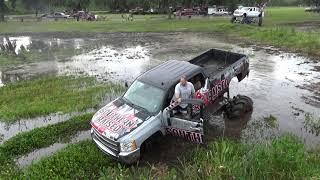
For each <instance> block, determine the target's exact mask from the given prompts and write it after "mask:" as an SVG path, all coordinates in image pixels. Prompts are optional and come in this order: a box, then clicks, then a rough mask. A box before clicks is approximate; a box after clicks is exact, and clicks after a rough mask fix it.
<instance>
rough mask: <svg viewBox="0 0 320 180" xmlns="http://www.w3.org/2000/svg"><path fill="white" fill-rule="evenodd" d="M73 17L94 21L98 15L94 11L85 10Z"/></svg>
mask: <svg viewBox="0 0 320 180" xmlns="http://www.w3.org/2000/svg"><path fill="white" fill-rule="evenodd" d="M72 17H73V18H76V19H78V20H79V19H84V20H88V21H94V20H97V18H98V16H97V15H94V14H92V13H89V12H85V11H78V12H77V13H75V14H73V15H72Z"/></svg>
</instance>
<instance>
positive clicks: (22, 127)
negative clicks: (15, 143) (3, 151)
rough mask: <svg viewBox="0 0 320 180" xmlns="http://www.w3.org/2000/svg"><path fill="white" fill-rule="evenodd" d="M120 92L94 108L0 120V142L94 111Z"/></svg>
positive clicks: (108, 96) (111, 94) (105, 98)
mask: <svg viewBox="0 0 320 180" xmlns="http://www.w3.org/2000/svg"><path fill="white" fill-rule="evenodd" d="M121 94H122V93H110V94H108V95H106V96H105V97H104V98H102V99H101V102H100V104H99V105H98V107H97V108H96V109H94V108H89V109H87V110H86V111H85V112H72V113H66V114H64V113H53V114H50V115H48V116H40V117H36V118H29V119H20V120H18V121H16V122H14V123H5V122H1V121H0V144H2V143H3V142H5V141H6V140H8V139H10V138H11V137H13V136H15V135H17V134H18V133H21V132H26V131H30V130H32V129H34V128H39V127H44V126H48V125H51V124H56V123H59V122H64V121H67V120H69V119H70V118H72V117H74V116H78V115H81V114H84V113H95V112H96V111H97V110H99V109H100V108H101V107H103V106H105V105H106V104H108V103H109V102H111V101H112V100H114V99H115V98H116V97H119V96H120V95H121Z"/></svg>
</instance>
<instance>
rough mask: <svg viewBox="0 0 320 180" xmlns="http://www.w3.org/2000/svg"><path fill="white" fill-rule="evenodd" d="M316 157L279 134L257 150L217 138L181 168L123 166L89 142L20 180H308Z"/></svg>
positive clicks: (314, 173) (315, 172) (315, 173)
mask: <svg viewBox="0 0 320 180" xmlns="http://www.w3.org/2000/svg"><path fill="white" fill-rule="evenodd" d="M319 167H320V154H319V153H318V152H307V150H306V149H305V147H304V145H303V144H302V143H301V142H300V141H298V140H297V138H295V137H293V136H290V135H284V136H281V137H279V138H275V139H273V140H272V141H271V142H270V143H261V144H256V145H246V144H241V143H239V142H236V141H231V140H227V139H219V140H217V141H215V142H210V143H209V144H208V146H206V147H200V146H199V147H198V148H197V149H195V150H192V151H191V152H189V154H188V155H187V156H185V159H183V160H181V164H180V165H177V166H168V165H166V164H151V165H132V166H126V165H121V164H119V163H117V162H116V161H114V160H111V159H109V158H108V157H107V156H106V155H104V154H103V153H102V152H101V151H100V150H99V149H98V148H97V147H96V145H95V144H94V143H93V142H91V141H82V142H79V143H77V144H72V145H69V146H67V148H65V149H63V150H61V151H58V152H57V153H55V154H54V155H52V156H50V157H46V158H43V159H41V160H40V161H38V162H36V163H34V164H32V165H31V166H29V167H27V168H26V169H23V170H22V171H21V172H20V173H19V174H16V175H15V176H14V177H18V176H19V179H21V178H23V179H52V178H58V179H69V178H72V179H77V178H80V179H95V178H100V179H179V178H181V179H190V180H191V179H309V178H314V179H317V178H320V174H319Z"/></svg>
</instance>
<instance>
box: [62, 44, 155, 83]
mask: <svg viewBox="0 0 320 180" xmlns="http://www.w3.org/2000/svg"><path fill="white" fill-rule="evenodd" d="M149 56H150V55H149V51H148V50H147V49H146V48H144V47H141V46H136V47H133V48H126V49H120V50H118V49H115V48H112V47H105V46H103V47H101V48H99V49H96V50H93V51H91V52H89V53H86V54H82V55H78V56H75V57H73V58H72V60H71V61H67V62H61V63H58V69H59V74H62V75H64V74H67V75H89V76H94V77H96V78H97V79H99V80H103V81H107V80H109V79H112V80H117V81H119V80H120V81H121V80H124V81H125V80H134V79H135V78H136V77H137V76H138V75H139V74H141V73H142V72H144V71H145V69H146V66H147V65H148V64H149V61H150V57H149Z"/></svg>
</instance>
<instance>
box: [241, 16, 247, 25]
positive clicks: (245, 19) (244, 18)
mask: <svg viewBox="0 0 320 180" xmlns="http://www.w3.org/2000/svg"><path fill="white" fill-rule="evenodd" d="M245 23H247V14H243V17H242V20H241V24H245Z"/></svg>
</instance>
